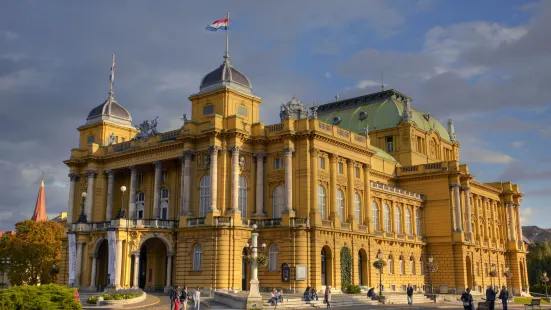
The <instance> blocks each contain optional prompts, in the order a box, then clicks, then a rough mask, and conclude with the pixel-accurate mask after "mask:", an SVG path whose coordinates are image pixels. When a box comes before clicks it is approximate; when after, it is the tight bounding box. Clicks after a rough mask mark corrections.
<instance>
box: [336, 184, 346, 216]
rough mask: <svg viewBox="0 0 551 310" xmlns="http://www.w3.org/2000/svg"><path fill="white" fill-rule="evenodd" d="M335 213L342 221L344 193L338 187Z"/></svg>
mask: <svg viewBox="0 0 551 310" xmlns="http://www.w3.org/2000/svg"><path fill="white" fill-rule="evenodd" d="M337 214H338V215H339V217H340V218H341V221H343V222H344V193H343V192H342V191H341V190H340V189H338V190H337Z"/></svg>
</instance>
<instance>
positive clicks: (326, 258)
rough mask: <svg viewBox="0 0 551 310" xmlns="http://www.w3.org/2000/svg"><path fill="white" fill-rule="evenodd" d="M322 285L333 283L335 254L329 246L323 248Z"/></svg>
mask: <svg viewBox="0 0 551 310" xmlns="http://www.w3.org/2000/svg"><path fill="white" fill-rule="evenodd" d="M321 285H322V286H327V285H330V286H332V285H333V255H332V253H331V249H330V248H329V247H328V246H324V247H323V248H322V249H321Z"/></svg>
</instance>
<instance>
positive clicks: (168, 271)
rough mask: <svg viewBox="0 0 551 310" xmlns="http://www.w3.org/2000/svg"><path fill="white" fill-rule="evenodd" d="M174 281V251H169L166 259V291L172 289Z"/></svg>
mask: <svg viewBox="0 0 551 310" xmlns="http://www.w3.org/2000/svg"><path fill="white" fill-rule="evenodd" d="M171 282H172V253H168V255H167V260H166V286H165V291H168V290H170V288H171V287H170V285H171Z"/></svg>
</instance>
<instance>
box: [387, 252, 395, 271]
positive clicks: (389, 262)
mask: <svg viewBox="0 0 551 310" xmlns="http://www.w3.org/2000/svg"><path fill="white" fill-rule="evenodd" d="M388 273H389V274H394V262H393V261H392V255H389V256H388Z"/></svg>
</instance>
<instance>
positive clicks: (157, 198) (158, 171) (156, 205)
mask: <svg viewBox="0 0 551 310" xmlns="http://www.w3.org/2000/svg"><path fill="white" fill-rule="evenodd" d="M153 164H154V165H155V191H154V192H153V218H154V219H158V218H159V217H160V216H159V215H160V204H161V182H162V180H161V176H162V172H163V170H162V169H163V162H162V161H160V160H157V161H154V162H153Z"/></svg>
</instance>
